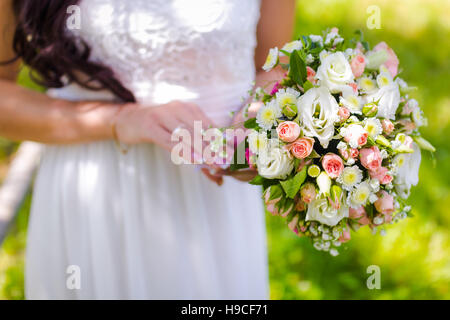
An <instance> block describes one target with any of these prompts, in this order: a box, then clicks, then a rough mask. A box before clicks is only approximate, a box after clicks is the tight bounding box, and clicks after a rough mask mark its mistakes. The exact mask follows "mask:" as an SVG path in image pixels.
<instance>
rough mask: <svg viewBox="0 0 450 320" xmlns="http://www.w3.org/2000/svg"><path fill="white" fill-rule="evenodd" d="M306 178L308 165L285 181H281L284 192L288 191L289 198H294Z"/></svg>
mask: <svg viewBox="0 0 450 320" xmlns="http://www.w3.org/2000/svg"><path fill="white" fill-rule="evenodd" d="M305 179H306V166H305V167H303V169H302V170H301V171H300V172H298V173H297V174H296V175H295V176H293V177H292V178H290V179H288V180H285V181H280V184H281V186H282V187H283V190H284V192H286V195H287V196H288V197H289V198H291V199H293V198H294V197H295V195H296V194H297V193H298V191H299V190H300V187H301V186H302V184H303V182H305Z"/></svg>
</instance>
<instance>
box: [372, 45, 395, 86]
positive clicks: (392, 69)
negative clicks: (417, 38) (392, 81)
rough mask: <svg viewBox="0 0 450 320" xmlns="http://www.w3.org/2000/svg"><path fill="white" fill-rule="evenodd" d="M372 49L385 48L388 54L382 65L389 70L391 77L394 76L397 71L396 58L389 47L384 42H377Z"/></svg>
mask: <svg viewBox="0 0 450 320" xmlns="http://www.w3.org/2000/svg"><path fill="white" fill-rule="evenodd" d="M373 50H374V51H375V52H376V51H379V50H386V53H387V55H388V59H387V61H386V62H385V63H384V66H385V67H386V68H387V69H388V70H389V73H390V74H391V76H392V78H394V77H395V76H396V75H397V73H398V64H399V61H398V58H397V56H396V54H395V52H394V50H392V49H391V48H389V46H388V45H387V44H386V42H384V41H383V42H380V43H379V44H377V45H376V46H375V47H374V48H373Z"/></svg>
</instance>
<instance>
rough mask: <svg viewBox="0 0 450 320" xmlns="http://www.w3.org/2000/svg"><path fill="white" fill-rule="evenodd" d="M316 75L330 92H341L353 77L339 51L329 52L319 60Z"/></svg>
mask: <svg viewBox="0 0 450 320" xmlns="http://www.w3.org/2000/svg"><path fill="white" fill-rule="evenodd" d="M316 77H317V79H319V80H320V83H321V85H324V86H326V87H327V88H328V89H330V91H331V93H338V92H342V91H343V90H345V89H346V88H347V85H348V84H349V83H351V82H353V79H354V77H353V72H352V68H351V67H350V64H349V63H348V61H347V59H346V58H345V55H344V53H342V52H340V51H338V52H336V53H332V54H329V55H327V56H326V57H324V58H323V59H322V60H321V64H320V66H319V68H318V69H317V75H316Z"/></svg>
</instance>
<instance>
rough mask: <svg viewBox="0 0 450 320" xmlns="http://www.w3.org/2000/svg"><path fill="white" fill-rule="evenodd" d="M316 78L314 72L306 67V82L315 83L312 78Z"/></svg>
mask: <svg viewBox="0 0 450 320" xmlns="http://www.w3.org/2000/svg"><path fill="white" fill-rule="evenodd" d="M315 76H316V72H315V71H314V69H313V68H311V67H306V80H308V81H309V82H311V83H316V80H315V79H314V77H315Z"/></svg>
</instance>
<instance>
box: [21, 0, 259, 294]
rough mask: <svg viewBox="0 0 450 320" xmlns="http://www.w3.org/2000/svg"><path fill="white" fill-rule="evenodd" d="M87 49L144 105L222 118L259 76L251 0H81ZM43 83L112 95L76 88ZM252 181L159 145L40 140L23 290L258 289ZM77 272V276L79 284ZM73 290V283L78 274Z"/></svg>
mask: <svg viewBox="0 0 450 320" xmlns="http://www.w3.org/2000/svg"><path fill="white" fill-rule="evenodd" d="M80 9H81V15H80V17H81V29H79V30H72V31H70V32H74V33H75V34H76V35H77V36H79V37H80V38H82V39H84V40H85V41H86V42H87V43H88V44H89V45H90V47H91V48H92V55H91V58H92V59H93V60H95V61H98V62H101V63H104V64H106V65H108V66H109V67H111V68H112V69H113V70H114V72H115V74H116V76H117V78H118V79H119V80H120V81H121V82H122V83H123V84H124V85H125V86H126V87H127V88H128V89H130V90H131V91H132V92H133V93H134V95H135V97H136V99H137V100H138V101H139V102H141V103H148V104H155V103H157V104H158V103H165V102H168V101H171V100H183V101H191V102H194V103H197V104H198V105H199V106H200V107H201V108H202V109H203V110H204V111H205V112H206V114H207V115H209V116H210V117H211V118H212V119H213V120H214V121H215V122H216V123H217V124H218V125H221V126H224V125H226V124H228V123H229V122H230V120H231V118H230V115H229V113H230V112H231V111H237V110H239V109H240V108H241V107H242V102H241V97H244V96H245V95H246V92H247V90H248V89H249V87H250V86H251V83H252V81H253V79H254V71H255V70H254V62H253V58H254V48H255V45H256V25H257V21H258V18H259V0H133V1H129V0H82V1H81V3H80ZM49 94H50V95H52V96H54V97H58V98H64V99H69V100H88V99H94V100H96V99H97V100H105V99H112V95H111V94H110V93H107V92H93V91H88V90H86V89H82V88H80V87H78V86H75V85H70V86H67V87H65V88H62V89H57V90H56V89H53V90H50V91H49ZM261 202H262V201H261V195H260V190H259V189H258V188H257V187H254V186H250V185H247V184H245V183H240V182H237V181H235V180H233V179H226V181H225V183H224V185H223V186H222V187H218V186H216V185H215V184H214V183H212V182H210V181H209V180H207V179H206V178H205V177H204V176H203V175H202V174H201V172H200V171H199V170H198V168H196V167H195V166H194V165H184V166H176V165H174V164H173V163H172V162H171V160H170V154H169V153H168V152H166V151H163V150H162V149H160V148H159V147H157V146H154V145H150V144H142V145H136V146H132V147H131V149H130V150H129V152H128V153H127V154H126V155H123V154H121V153H120V152H119V151H118V150H117V148H116V147H115V145H114V142H111V141H102V142H94V143H88V144H79V145H67V146H46V148H45V152H44V155H43V157H42V159H41V164H40V169H39V172H38V175H37V178H36V182H35V186H34V196H33V204H32V210H31V220H30V225H29V234H28V243H27V245H28V246H27V255H26V296H27V298H29V299H54V298H56V299H121V298H124V299H165V298H172V299H264V298H267V297H268V272H267V253H266V238H265V224H264V210H263V206H262V203H261ZM78 280H79V281H78ZM77 283H79V285H80V287H79V288H78V284H77Z"/></svg>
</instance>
